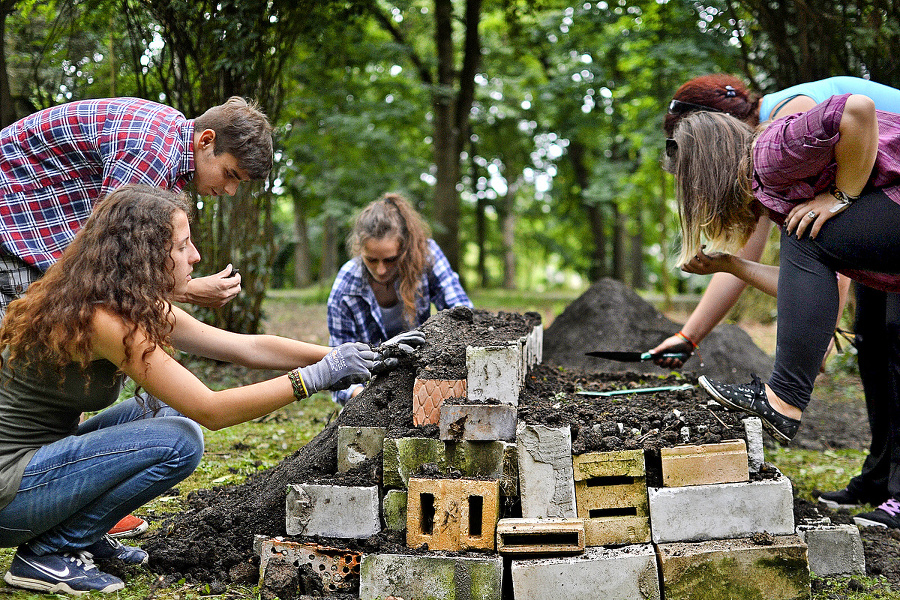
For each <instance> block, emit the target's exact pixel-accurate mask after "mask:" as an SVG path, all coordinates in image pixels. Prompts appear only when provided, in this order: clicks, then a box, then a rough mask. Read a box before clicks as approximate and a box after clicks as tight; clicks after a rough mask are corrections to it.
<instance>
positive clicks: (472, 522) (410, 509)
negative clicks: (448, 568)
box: [406, 478, 500, 552]
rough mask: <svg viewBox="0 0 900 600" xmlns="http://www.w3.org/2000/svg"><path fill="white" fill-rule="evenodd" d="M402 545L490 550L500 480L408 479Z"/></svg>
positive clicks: (498, 501)
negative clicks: (404, 533) (403, 542)
mask: <svg viewBox="0 0 900 600" xmlns="http://www.w3.org/2000/svg"><path fill="white" fill-rule="evenodd" d="M408 494H409V495H408V498H407V504H406V515H407V518H406V545H407V546H409V547H410V548H418V547H419V546H421V545H422V544H428V549H429V550H448V551H451V552H457V551H464V550H493V549H494V544H495V541H494V535H495V532H496V529H497V519H499V517H500V482H499V481H497V480H496V479H495V480H489V481H485V480H475V479H416V478H412V479H410V480H409V492H408Z"/></svg>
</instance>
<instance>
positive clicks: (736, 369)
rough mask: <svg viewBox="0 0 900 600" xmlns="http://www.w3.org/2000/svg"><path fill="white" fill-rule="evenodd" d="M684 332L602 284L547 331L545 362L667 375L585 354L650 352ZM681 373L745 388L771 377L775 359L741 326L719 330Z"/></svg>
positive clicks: (611, 283) (616, 286) (619, 286)
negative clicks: (753, 375) (754, 376)
mask: <svg viewBox="0 0 900 600" xmlns="http://www.w3.org/2000/svg"><path fill="white" fill-rule="evenodd" d="M680 328H681V327H680V325H679V324H677V323H675V322H674V321H672V320H670V319H668V318H666V317H665V316H664V315H663V314H662V313H660V312H659V311H658V310H656V309H655V308H654V307H653V305H651V304H650V303H649V302H647V301H645V300H644V299H643V298H641V297H640V296H638V295H637V293H635V292H634V290H632V289H631V288H630V287H628V286H626V285H625V284H623V283H621V282H619V281H616V280H614V279H608V278H606V279H601V280H599V281H598V282H596V283H595V284H593V285H592V286H591V287H590V288H588V290H587V291H586V292H584V294H582V295H581V296H579V297H578V298H577V299H576V300H575V301H574V302H572V303H571V304H570V305H569V306H567V307H566V309H565V310H564V311H563V312H562V314H561V315H559V316H558V317H556V319H554V320H553V323H552V324H551V325H550V327H548V328H547V330H546V331H545V332H544V363H545V364H555V365H559V366H562V367H567V368H572V369H581V370H585V371H591V372H595V373H596V372H607V373H616V372H625V371H633V372H638V373H648V374H655V375H662V374H665V373H667V372H668V371H669V370H668V369H662V368H660V367H658V366H656V365H655V364H654V363H652V362H650V361H647V362H644V363H622V362H615V361H611V360H604V359H599V358H594V357H590V356H585V354H584V353H585V352H588V351H591V350H623V351H646V350H649V349H650V348H653V347H654V346H656V345H657V344H658V343H660V342H661V341H662V340H664V339H666V338H667V337H669V336H671V335H673V334H675V333H677V332H678V330H679V329H680ZM682 372H683V373H684V374H685V375H688V374H690V375H694V376H699V375H706V376H708V377H710V378H712V379H716V380H718V381H725V382H728V383H746V382H747V381H749V380H750V373H756V374H757V375H759V376H760V378H762V379H763V380H764V381H765V380H766V379H767V378H768V376H769V374H770V373H771V372H772V359H771V358H770V357H769V356H768V355H767V354H766V353H765V352H763V351H762V350H760V348H759V347H758V346H757V345H756V344H754V343H753V340H752V339H750V336H749V335H747V333H746V332H745V331H744V330H743V329H741V328H740V327H738V326H736V325H728V324H726V325H719V326H718V327H716V328H715V329H713V330H712V332H711V333H710V334H709V335H708V336H707V337H706V338H705V339H704V340H703V343H702V344H701V346H700V348H699V349H698V351H697V352H696V353H695V355H694V356H693V357H691V358H690V359H689V360H688V361H687V363H685V365H684V367H683V368H682Z"/></svg>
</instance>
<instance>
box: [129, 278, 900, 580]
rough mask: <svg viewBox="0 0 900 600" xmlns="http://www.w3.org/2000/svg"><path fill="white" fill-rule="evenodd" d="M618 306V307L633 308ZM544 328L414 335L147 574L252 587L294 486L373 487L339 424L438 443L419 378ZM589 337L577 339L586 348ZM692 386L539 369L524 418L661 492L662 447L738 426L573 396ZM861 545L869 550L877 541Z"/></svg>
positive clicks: (713, 416) (513, 318) (438, 324)
mask: <svg viewBox="0 0 900 600" xmlns="http://www.w3.org/2000/svg"><path fill="white" fill-rule="evenodd" d="M592 289H593V288H592ZM620 297H621V298H623V301H624V302H633V301H634V300H633V299H631V298H628V297H626V296H620ZM625 308H626V307H622V310H623V312H622V314H626V312H625ZM583 320H588V319H587V317H585V318H584V319H583ZM539 322H540V321H539V316H537V315H534V314H529V315H518V314H514V313H497V314H494V313H487V312H484V311H469V310H467V309H456V310H451V311H444V312H442V313H439V314H438V315H435V316H434V317H432V318H431V319H430V320H429V321H428V322H427V323H425V324H424V325H423V326H422V327H421V329H422V330H423V331H424V332H425V334H426V339H427V342H426V345H425V346H424V347H423V348H422V349H420V350H419V351H417V353H416V356H414V357H411V358H407V359H403V360H402V361H401V363H400V365H399V366H398V368H396V369H395V370H393V371H391V372H389V373H385V374H381V375H379V376H377V377H375V378H374V379H373V380H372V381H371V382H370V384H368V385H367V387H366V389H365V390H364V391H363V393H361V394H360V395H359V396H357V398H355V399H354V400H353V401H351V402H350V403H349V404H348V405H347V406H346V407H345V409H344V410H343V411H342V412H341V414H340V415H339V416H338V418H337V419H336V420H335V421H333V422H332V423H330V424H329V425H328V426H327V427H325V429H324V430H323V431H322V432H320V433H319V435H317V436H316V437H315V438H314V439H313V440H311V441H310V442H309V443H308V444H306V445H305V446H304V447H303V448H300V449H299V450H298V451H296V452H294V453H293V454H291V455H290V456H288V457H287V458H285V459H284V460H283V461H282V462H281V463H280V464H279V465H277V466H276V467H274V468H272V469H269V470H267V471H264V472H261V473H259V474H257V475H255V476H254V477H252V478H251V479H250V480H248V481H247V482H246V483H244V484H242V485H239V486H227V487H221V488H215V489H212V490H203V491H200V492H196V493H192V494H190V495H189V496H188V498H187V502H188V504H189V506H190V508H189V510H186V511H184V512H182V513H179V514H176V515H173V516H171V517H169V518H168V519H167V520H166V521H165V522H164V523H163V524H162V527H160V528H159V530H158V531H157V533H156V534H154V535H153V536H152V537H150V538H148V539H147V541H146V543H145V544H144V548H145V549H147V550H148V552H149V553H150V556H151V557H152V560H151V565H150V566H151V568H152V569H153V570H154V571H156V572H158V573H161V574H163V575H165V578H164V579H165V581H169V582H175V581H178V580H179V579H181V578H184V579H186V580H187V581H188V582H194V583H208V584H210V587H211V589H212V588H216V589H218V588H220V587H222V586H223V585H224V583H228V582H235V583H254V582H255V581H256V580H257V578H258V569H257V565H258V557H256V556H255V555H254V553H253V550H252V542H253V537H254V535H256V534H262V535H265V536H269V537H274V536H286V531H285V494H286V488H287V486H288V485H289V484H292V483H302V482H330V483H340V484H342V485H367V484H368V485H372V484H375V483H378V482H379V481H380V479H381V473H380V469H381V461H380V460H379V459H378V458H375V459H373V460H372V461H369V462H367V463H365V464H363V465H360V466H358V467H357V468H356V469H354V470H353V471H351V472H349V473H345V474H341V475H337V474H336V470H337V428H338V427H339V426H376V427H386V428H387V430H388V436H389V437H405V436H418V437H422V436H425V437H437V427H436V426H429V427H424V428H422V427H414V426H413V423H412V407H411V403H410V401H409V399H410V398H411V396H412V388H413V383H414V380H415V378H416V377H417V376H418V377H422V378H437V377H438V376H439V377H440V378H448V379H456V378H464V377H465V376H466V372H465V358H464V357H465V347H466V346H467V345H473V344H474V345H485V346H487V345H495V344H501V345H502V344H505V343H507V341H509V340H513V339H518V338H521V337H522V336H524V335H527V334H528V333H529V332H530V331H532V329H533V327H534V326H535V325H537V324H539ZM619 337H620V338H621V334H619ZM584 339H587V338H584ZM584 339H582V340H581V341H580V348H582V349H584V348H585V343H584ZM545 341H546V338H545ZM545 348H546V346H545ZM620 349H621V347H620ZM692 382H693V378H692V377H689V378H684V377H680V376H677V375H668V376H666V377H664V378H660V377H659V376H655V375H653V376H648V375H646V374H640V373H618V374H609V373H607V374H603V373H592V372H586V371H580V370H577V369H560V368H551V367H548V366H542V365H538V366H536V367H535V368H533V369H532V370H531V371H530V372H529V374H528V375H527V377H526V385H525V389H524V391H523V393H522V396H521V399H520V408H519V415H520V418H521V419H524V420H525V421H527V422H530V423H540V424H544V425H550V426H553V425H566V424H568V425H570V426H571V428H572V439H573V450H574V451H575V452H576V453H583V452H588V451H607V450H617V449H636V448H640V449H642V450H643V451H644V453H645V456H647V457H648V475H647V476H648V483H649V484H650V485H659V481H660V479H661V476H660V473H659V470H658V468H656V467H655V466H654V465H656V464H657V460H658V453H659V449H660V448H662V447H667V446H673V445H675V444H677V443H680V442H682V441H684V440H687V441H690V442H691V443H711V442H716V441H721V440H724V439H734V438H743V437H744V431H743V426H742V423H741V418H740V416H739V415H735V414H733V413H729V412H727V411H724V410H720V409H718V408H717V407H710V406H708V405H707V402H706V399H705V398H702V397H700V396H699V395H698V391H697V390H696V389H687V390H677V391H676V390H668V391H662V392H656V393H652V394H651V393H648V394H644V393H635V394H626V395H617V396H590V395H584V394H579V393H578V392H580V391H610V390H614V389H625V388H647V387H663V386H678V385H681V384H684V383H692ZM865 539H866V540H867V544H872V543H873V542H872V541H871V540H873V539H876V536H868V537H866V538H865ZM304 541H313V542H316V543H320V544H323V545H327V546H332V547H344V548H349V549H351V550H357V551H360V552H364V553H376V552H378V553H410V552H415V550H413V549H410V548H408V547H406V545H405V539H404V536H403V534H398V533H395V532H382V533H381V534H379V535H376V536H373V537H372V538H369V539H365V540H332V539H324V538H306V539H305V540H304ZM867 560H868V556H867ZM873 564H877V563H875V562H874V561H873ZM898 585H900V582H898Z"/></svg>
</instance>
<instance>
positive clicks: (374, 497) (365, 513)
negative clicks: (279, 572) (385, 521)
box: [285, 484, 381, 538]
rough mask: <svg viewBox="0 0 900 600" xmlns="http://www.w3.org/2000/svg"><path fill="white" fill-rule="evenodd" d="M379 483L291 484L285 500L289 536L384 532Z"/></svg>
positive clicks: (348, 536) (351, 535)
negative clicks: (382, 528)
mask: <svg viewBox="0 0 900 600" xmlns="http://www.w3.org/2000/svg"><path fill="white" fill-rule="evenodd" d="M379 509H380V504H379V498H378V486H373V487H349V486H337V485H313V484H291V485H289V486H288V493H287V499H286V501H285V528H286V530H287V534H288V535H306V536H313V535H321V536H325V537H336V538H367V537H370V536H373V535H375V534H376V533H378V532H379V531H381V518H380V511H379Z"/></svg>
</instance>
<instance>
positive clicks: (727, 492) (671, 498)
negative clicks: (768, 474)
mask: <svg viewBox="0 0 900 600" xmlns="http://www.w3.org/2000/svg"><path fill="white" fill-rule="evenodd" d="M647 492H648V496H649V500H650V523H651V526H652V533H653V541H654V542H656V543H658V544H659V543H665V542H679V541H701V540H721V539H729V538H739V537H747V536H750V535H752V534H754V533H758V532H763V531H764V532H767V533H770V534H772V535H790V534H792V533H794V499H793V495H792V491H791V482H790V480H789V479H788V478H787V477H785V476H784V475H782V474H781V473H778V474H777V476H776V477H775V478H774V479H767V480H763V481H751V482H749V483H717V484H713V485H692V486H688V487H677V488H648V490H647Z"/></svg>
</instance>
